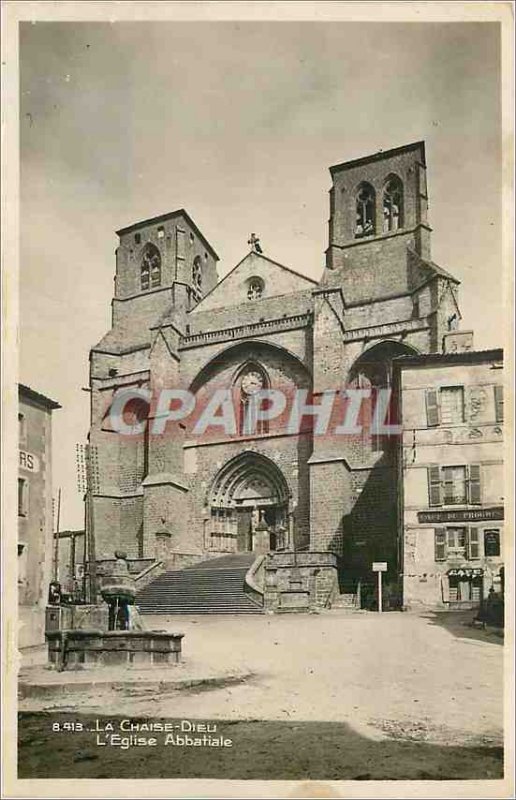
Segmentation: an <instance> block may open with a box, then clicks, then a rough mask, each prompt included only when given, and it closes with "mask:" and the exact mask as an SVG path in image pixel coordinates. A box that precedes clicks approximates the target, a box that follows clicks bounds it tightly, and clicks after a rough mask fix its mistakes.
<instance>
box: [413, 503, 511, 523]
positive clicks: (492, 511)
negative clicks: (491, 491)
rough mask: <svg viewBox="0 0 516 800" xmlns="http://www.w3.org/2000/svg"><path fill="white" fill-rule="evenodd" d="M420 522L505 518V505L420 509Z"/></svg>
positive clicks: (474, 520) (478, 520)
mask: <svg viewBox="0 0 516 800" xmlns="http://www.w3.org/2000/svg"><path fill="white" fill-rule="evenodd" d="M417 519H418V522H432V523H433V522H482V521H484V520H492V519H503V506H494V507H493V508H461V509H457V510H450V511H418V513H417Z"/></svg>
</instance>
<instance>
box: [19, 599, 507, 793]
mask: <svg viewBox="0 0 516 800" xmlns="http://www.w3.org/2000/svg"><path fill="white" fill-rule="evenodd" d="M145 619H146V623H147V627H149V628H151V627H152V628H156V629H161V630H164V629H166V630H175V631H182V632H184V633H185V639H184V665H183V666H182V667H181V670H184V671H186V672H188V669H189V668H190V667H192V668H194V667H195V670H196V672H199V671H201V672H202V669H203V665H206V669H208V668H211V669H213V668H215V667H219V668H220V670H221V672H223V671H226V672H227V671H234V672H235V673H236V672H241V673H243V674H244V673H245V674H247V675H248V677H247V678H246V679H245V680H242V681H241V682H237V683H231V684H229V685H221V686H219V687H217V688H213V687H202V686H198V687H193V688H191V689H188V690H183V691H168V692H164V693H160V694H159V695H156V694H153V695H152V696H150V697H149V696H148V695H143V696H142V695H141V694H138V693H136V694H135V693H132V692H131V691H130V690H125V691H120V690H119V691H110V690H109V689H108V688H106V689H104V690H103V691H102V692H100V691H99V692H98V693H97V692H94V691H91V689H90V690H89V691H84V692H80V691H79V690H78V691H77V693H76V694H74V693H71V694H67V695H66V696H64V695H63V697H62V700H59V699H55V698H53V699H52V701H49V700H48V699H47V700H46V701H37V700H35V699H30V698H27V699H25V700H24V701H23V702H22V703H21V704H20V711H21V712H22V713H21V716H20V728H19V733H20V750H19V754H20V760H19V765H20V766H19V769H20V777H56V778H57V777H69V776H71V775H74V776H76V777H84V778H86V777H90V778H94V777H113V778H115V777H134V778H138V777H156V778H159V777H192V778H194V777H218V778H235V779H237V778H256V779H259V778H270V779H274V778H276V779H280V778H285V779H287V778H299V779H301V778H312V779H319V780H322V779H328V780H329V779H337V780H374V779H393V780H396V779H415V780H417V779H427V780H431V779H436V780H439V779H454V778H457V779H489V778H498V777H501V775H502V771H503V756H502V742H503V738H502V693H503V687H502V654H503V647H502V646H501V645H502V639H501V638H500V636H499V635H497V634H496V633H494V632H484V631H478V630H473V629H472V628H471V627H470V626H469V625H468V624H467V623H468V622H469V621H470V619H471V613H470V614H469V615H468V614H458V613H455V614H453V613H448V614H433V613H428V614H426V615H423V616H421V615H412V614H400V613H386V614H383V615H379V614H374V613H364V614H349V613H346V612H344V611H332V612H329V613H322V614H319V615H302V616H300V615H292V616H287V615H284V616H256V617H207V616H206V617H175V618H174V617H163V616H161V617H159V616H156V617H146V618H145ZM170 669H174V667H171V668H170ZM249 673H251V675H250V677H249ZM124 717H125V718H130V719H133V720H134V719H140V720H147V721H153V722H156V721H160V720H161V721H162V722H163V720H165V719H167V720H169V725H171V724H172V727H173V726H174V725H179V726H181V725H182V724H184V725H185V726H186V727H188V725H189V724H190V723H191V721H205V722H209V723H210V724H211V725H216V726H217V734H216V736H219V735H223V736H226V737H229V738H231V740H232V745H231V746H228V747H220V748H219V747H216V746H211V745H206V743H205V744H204V745H200V746H189V745H188V743H187V742H186V743H183V744H181V740H180V741H179V743H178V744H174V743H172V744H170V743H169V744H168V745H166V744H165V743H164V735H163V734H161V733H160V734H157V743H156V745H155V746H153V745H147V744H146V745H141V746H139V745H133V744H131V745H128V748H127V749H123V748H122V747H121V746H120V745H119V744H117V743H116V742H115V744H112V743H111V740H109V743H108V745H107V746H103V745H100V744H98V741H97V738H96V737H97V736H98V735H99V732H98V730H95V729H96V728H100V729H101V730H102V732H101V734H100V735H101V736H106V735H107V736H108V739H109V736H110V733H109V732H108V733H107V734H106V733H105V732H104V731H103V728H104V727H105V726H106V725H107V724H108V723H111V724H112V725H113V730H114V732H115V736H116V734H119V735H121V732H120V730H119V723H120V719H121V718H124ZM56 720H59V721H64V720H68V721H74V720H75V721H82V723H83V726H84V729H85V730H83V731H70V730H68V731H66V730H60V731H57V732H56V731H52V723H53V722H55V721H56ZM96 720H99V722H98V723H97V722H96ZM183 720H184V721H186V722H185V723H183V722H182V721H183ZM170 721H173V722H170ZM178 730H179V731H180V734H181V733H182V732H181V730H180V729H178ZM137 735H138V736H141V735H145V736H149V735H150V736H152V733H151V734H148V733H145V734H142V733H138V734H137ZM187 735H190V737H191V738H193V739H194V738H195V735H193V734H187ZM210 735H212V736H215V734H210Z"/></svg>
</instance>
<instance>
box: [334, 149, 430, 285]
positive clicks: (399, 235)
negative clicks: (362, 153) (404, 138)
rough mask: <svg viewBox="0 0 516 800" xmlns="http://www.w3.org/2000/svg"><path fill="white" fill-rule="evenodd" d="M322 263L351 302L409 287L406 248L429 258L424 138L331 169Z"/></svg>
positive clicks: (409, 276)
mask: <svg viewBox="0 0 516 800" xmlns="http://www.w3.org/2000/svg"><path fill="white" fill-rule="evenodd" d="M330 174H331V176H332V183H333V185H332V188H331V190H330V220H329V243H328V249H327V251H326V267H327V269H328V270H337V271H340V272H341V273H342V280H343V290H344V293H345V295H346V296H348V297H350V298H351V297H353V299H354V300H362V299H364V300H365V299H373V298H379V297H382V296H388V295H389V294H393V293H394V292H396V291H399V292H403V291H407V290H410V288H411V286H410V278H411V275H410V268H409V267H408V266H407V248H409V249H410V250H412V251H415V252H416V253H417V254H418V255H420V256H422V257H423V258H425V259H429V258H430V231H431V228H430V227H429V225H428V196H427V184H426V161H425V145H424V142H415V143H413V144H409V145H405V146H404V147H397V148H395V149H393V150H387V151H385V152H382V151H380V152H379V153H375V154H374V155H371V156H367V157H365V158H359V159H355V160H353V161H346V162H344V163H342V164H337V165H335V166H333V167H330Z"/></svg>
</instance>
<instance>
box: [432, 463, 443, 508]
mask: <svg viewBox="0 0 516 800" xmlns="http://www.w3.org/2000/svg"><path fill="white" fill-rule="evenodd" d="M442 502H443V501H442V498H441V470H440V468H439V467H438V466H432V467H428V504H429V505H431V506H441V505H442Z"/></svg>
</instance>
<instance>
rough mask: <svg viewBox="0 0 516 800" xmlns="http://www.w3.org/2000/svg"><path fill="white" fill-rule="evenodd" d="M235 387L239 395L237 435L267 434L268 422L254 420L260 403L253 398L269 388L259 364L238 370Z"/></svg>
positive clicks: (247, 365)
mask: <svg viewBox="0 0 516 800" xmlns="http://www.w3.org/2000/svg"><path fill="white" fill-rule="evenodd" d="M236 385H237V389H238V394H239V397H238V402H239V410H238V433H239V434H240V436H246V435H252V434H254V433H267V432H268V430H269V425H268V422H267V421H266V420H256V411H257V410H258V408H259V405H260V403H259V401H258V398H256V397H255V395H256V394H257V392H259V391H260V390H261V389H268V388H269V386H270V382H269V377H268V375H267V373H266V372H265V370H264V369H263V367H261V366H260V364H256V363H254V362H253V363H248V364H246V365H245V366H244V367H243V368H242V369H241V370H240V372H239V374H238V376H237V380H236Z"/></svg>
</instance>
